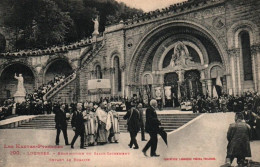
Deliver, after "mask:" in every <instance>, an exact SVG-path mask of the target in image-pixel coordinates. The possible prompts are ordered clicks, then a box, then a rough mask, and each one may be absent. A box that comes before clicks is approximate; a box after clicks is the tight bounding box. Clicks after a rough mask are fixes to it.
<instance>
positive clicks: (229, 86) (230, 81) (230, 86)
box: [226, 74, 232, 94]
mask: <svg viewBox="0 0 260 167" xmlns="http://www.w3.org/2000/svg"><path fill="white" fill-rule="evenodd" d="M226 83H227V94H229V90H230V89H232V76H231V74H227V75H226Z"/></svg>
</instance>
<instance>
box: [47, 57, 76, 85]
mask: <svg viewBox="0 0 260 167" xmlns="http://www.w3.org/2000/svg"><path fill="white" fill-rule="evenodd" d="M72 72H73V69H72V67H71V65H70V64H69V63H68V61H66V60H64V59H57V60H54V61H52V62H50V63H49V64H48V65H47V67H46V71H45V76H44V79H45V83H48V82H49V81H53V80H54V77H55V76H62V75H65V76H68V75H70V74H72Z"/></svg>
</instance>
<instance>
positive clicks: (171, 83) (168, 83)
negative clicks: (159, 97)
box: [164, 72, 179, 107]
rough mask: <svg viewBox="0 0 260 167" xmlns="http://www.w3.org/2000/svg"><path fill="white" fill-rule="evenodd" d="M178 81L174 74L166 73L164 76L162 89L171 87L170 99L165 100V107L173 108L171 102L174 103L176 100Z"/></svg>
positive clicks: (176, 75)
mask: <svg viewBox="0 0 260 167" xmlns="http://www.w3.org/2000/svg"><path fill="white" fill-rule="evenodd" d="M178 81H179V77H178V74H177V73H176V72H171V73H167V74H165V75H164V87H171V88H170V90H171V96H170V98H169V97H168V98H167V97H166V98H165V106H166V107H173V102H172V101H173V100H175V101H176V99H177V98H178Z"/></svg>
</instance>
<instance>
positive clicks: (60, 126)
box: [55, 104, 69, 145]
mask: <svg viewBox="0 0 260 167" xmlns="http://www.w3.org/2000/svg"><path fill="white" fill-rule="evenodd" d="M68 119H69V118H66V112H65V104H61V106H60V108H59V109H57V112H56V113H55V123H56V129H57V135H56V145H59V141H60V140H59V138H60V132H61V130H62V133H63V136H64V140H65V144H66V145H69V142H68V135H67V120H68Z"/></svg>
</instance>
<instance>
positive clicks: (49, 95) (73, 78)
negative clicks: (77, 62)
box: [43, 42, 104, 100]
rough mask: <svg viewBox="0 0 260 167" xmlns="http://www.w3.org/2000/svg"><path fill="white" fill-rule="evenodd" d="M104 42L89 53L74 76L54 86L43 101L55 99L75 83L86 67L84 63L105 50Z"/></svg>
mask: <svg viewBox="0 0 260 167" xmlns="http://www.w3.org/2000/svg"><path fill="white" fill-rule="evenodd" d="M103 46H104V42H101V43H97V45H96V48H94V49H93V50H91V51H90V52H89V53H87V56H86V58H84V59H83V61H82V65H81V66H80V67H79V68H78V69H76V70H75V71H74V73H73V74H71V75H69V76H68V77H67V78H65V79H64V81H62V82H60V83H59V84H57V85H56V86H54V87H53V88H52V89H51V90H49V91H48V92H47V93H46V94H45V95H44V96H43V100H49V99H50V98H51V97H53V96H54V95H55V94H56V93H58V92H59V91H60V90H61V89H63V88H64V87H65V86H67V85H68V84H69V83H71V82H72V81H74V80H75V79H76V77H77V73H78V72H79V71H81V69H82V68H83V67H84V63H85V62H86V61H90V60H92V59H93V58H94V57H95V55H97V54H98V52H99V51H100V50H101V49H102V48H103Z"/></svg>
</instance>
